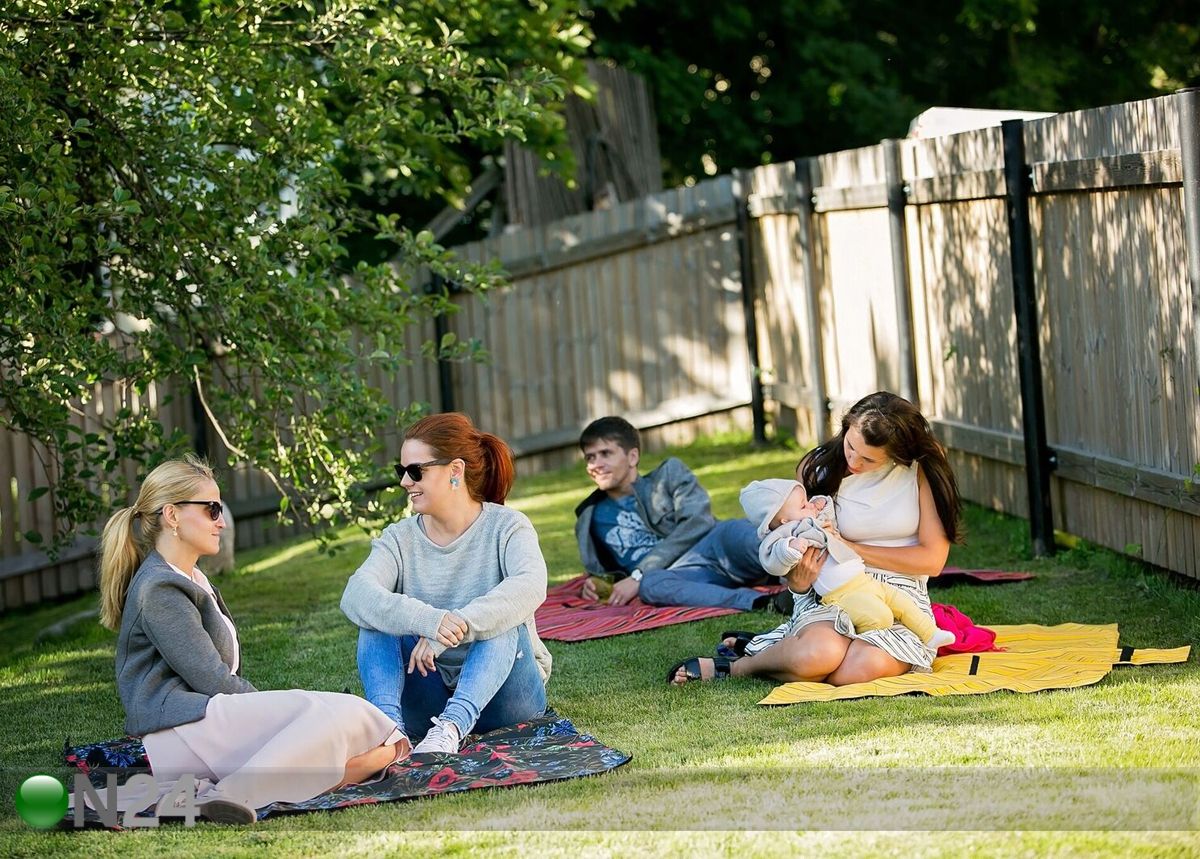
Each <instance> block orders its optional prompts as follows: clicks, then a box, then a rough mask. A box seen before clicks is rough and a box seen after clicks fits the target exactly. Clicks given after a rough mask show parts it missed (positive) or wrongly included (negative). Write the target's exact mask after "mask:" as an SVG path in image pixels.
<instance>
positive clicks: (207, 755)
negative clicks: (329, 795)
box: [142, 689, 403, 808]
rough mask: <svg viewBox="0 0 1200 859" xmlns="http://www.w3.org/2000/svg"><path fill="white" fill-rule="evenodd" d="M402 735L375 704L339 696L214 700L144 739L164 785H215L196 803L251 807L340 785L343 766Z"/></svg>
mask: <svg viewBox="0 0 1200 859" xmlns="http://www.w3.org/2000/svg"><path fill="white" fill-rule="evenodd" d="M402 736H403V734H402V733H401V732H400V730H399V729H398V728H397V727H396V724H395V722H393V721H392V720H391V719H389V718H388V717H387V716H385V715H384V714H383V713H382V712H381V711H380V710H379V709H378V708H376V707H375V705H374V704H372V703H370V702H369V701H366V700H364V699H363V698H359V697H358V696H356V695H343V694H340V693H337V692H307V691H304V690H302V689H288V690H283V691H278V692H248V693H245V694H241V695H215V696H213V698H212V699H210V700H209V702H208V708H207V709H206V710H205V714H204V718H203V719H201V720H200V721H198V722H189V723H188V724H186V725H179V726H177V727H174V728H167V729H166V730H162V731H155V732H154V733H152V734H147V735H146V736H144V737H143V738H142V742H143V743H144V744H145V746H146V756H147V757H148V758H149V759H150V767H151V770H152V771H153V773H154V776H155V779H156V781H158V782H159V784H160V786H161V785H162V784H163V783H164V782H171V783H173V782H174V781H175V780H176V779H178V778H179V777H180V776H181V775H192V776H194V777H195V778H197V779H207V780H209V781H210V782H215V784H207V785H206V784H204V783H203V782H202V783H201V786H200V787H199V788H198V793H197V796H196V801H197V802H199V803H203V802H206V801H208V800H210V799H216V798H218V797H220V798H225V799H232V800H235V801H237V802H241V803H244V804H246V805H249V806H251V807H252V808H262V807H263V806H265V805H269V804H270V803H272V802H303V801H304V800H306V799H312V798H313V797H314V796H317V795H318V794H321V793H324V792H325V791H327V790H329V789H330V788H333V787H335V786H337V785H338V784H339V783H340V782H341V781H342V777H343V775H344V774H345V770H346V762H347V761H348V760H349V759H350V758H352V757H354V756H355V755H360V754H362V753H364V752H368V751H370V750H371V749H373V748H375V747H377V746H381V745H389V744H391V743H395V742H397V741H398V740H399V739H400V738H401V737H402Z"/></svg>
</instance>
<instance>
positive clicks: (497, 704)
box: [342, 413, 550, 754]
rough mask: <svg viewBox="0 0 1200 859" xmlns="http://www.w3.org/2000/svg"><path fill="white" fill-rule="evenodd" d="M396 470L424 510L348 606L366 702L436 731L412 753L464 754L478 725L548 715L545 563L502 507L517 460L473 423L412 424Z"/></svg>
mask: <svg viewBox="0 0 1200 859" xmlns="http://www.w3.org/2000/svg"><path fill="white" fill-rule="evenodd" d="M396 473H397V475H398V476H399V477H400V485H401V486H402V487H404V489H405V490H406V491H407V492H408V497H409V502H410V503H411V505H412V511H413V512H414V513H415V514H416V515H414V516H411V517H409V518H407V519H402V520H401V521H399V522H396V523H395V524H393V525H390V526H388V527H387V528H386V529H384V531H383V533H382V534H381V535H380V536H379V538H378V539H376V540H374V541H373V543H372V545H371V554H370V555H369V556H368V557H367V559H366V561H365V562H363V565H362V566H361V567H359V568H358V571H357V572H355V573H354V575H353V576H351V577H350V581H349V582H348V583H347V584H346V591H345V593H344V594H343V596H342V611H344V612H345V613H346V616H347V617H349V618H350V619H351V620H352V621H354V622H355V623H356V624H357V625H358V626H359V627H360V631H359V638H358V671H359V674H360V676H361V677H362V681H363V688H364V690H365V692H366V696H367V698H368V700H370V701H371V702H372V703H373V704H375V705H376V706H377V707H379V709H380V710H382V711H383V712H384V713H387V714H388V715H389V716H390V717H391V718H392V719H393V720H394V721H395V723H396V725H397V726H398V727H400V729H401V730H404V731H406V732H407V731H411V732H412V734H413V736H414V737H419V736H421V735H424V738H423V739H421V740H420V742H419V743H418V744H417V746H416V747H415V748H414V749H413V754H423V753H426V752H440V753H444V754H456V753H457V752H458V750H459V747H460V745H461V743H462V740H463V738H464V737H466V736H467V734H469V733H470V732H471V730H472V729H473V728H478V729H479V730H481V731H487V730H491V729H493V728H499V727H503V726H505V725H511V724H514V723H516V722H519V721H522V720H524V719H528V718H531V717H533V716H539V715H541V714H542V713H544V712H545V710H546V686H545V683H546V679H547V678H548V677H549V675H550V654H549V652H548V651H547V650H546V648H545V647H544V646H543V645H542V642H541V641H540V640H539V639H538V635H537V630H536V628H535V627H534V623H533V613H534V611H535V610H536V609H537V607H538V606H539V605H541V604H542V601H543V600H545V598H546V561H545V559H544V558H543V557H542V550H541V547H540V546H539V545H538V539H537V533H536V532H535V531H534V530H533V525H532V524H531V523H530V521H529V519H528V518H527V517H526V516H525V515H524V514H523V513H518V512H517V511H515V510H512V509H510V508H508V507H505V506H503V505H504V499H505V498H506V497H507V496H508V492H509V490H510V489H511V488H512V484H513V480H514V478H515V475H516V473H515V470H514V467H513V457H512V452H511V451H510V450H509V448H508V445H506V444H505V443H504V442H503V441H502V440H500V439H499V438H498V437H497V436H494V435H492V434H491V433H486V432H481V431H480V430H478V429H476V428H475V427H474V426H473V425H472V424H471V421H470V419H469V418H468V417H467V416H466V415H462V414H458V413H449V414H440V415H431V416H429V417H426V418H423V419H422V420H420V421H418V422H417V423H415V424H414V425H413V426H411V427H410V428H409V429H408V431H407V432H406V433H405V436H404V444H403V445H402V447H401V449H400V464H398V465H397V466H396Z"/></svg>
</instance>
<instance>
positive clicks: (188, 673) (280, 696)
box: [100, 456, 411, 823]
mask: <svg viewBox="0 0 1200 859" xmlns="http://www.w3.org/2000/svg"><path fill="white" fill-rule="evenodd" d="M224 527H225V519H224V516H223V515H222V508H221V492H220V489H219V488H218V487H217V483H216V481H215V480H214V479H213V473H212V470H211V469H210V468H209V467H208V466H207V465H205V464H204V463H203V462H201V461H200V460H198V459H195V458H193V457H190V456H188V457H185V458H184V459H182V460H172V461H169V462H164V463H163V464H161V465H159V466H158V467H157V468H155V469H154V470H153V471H151V472H150V474H148V475H147V476H146V479H145V481H143V483H142V486H141V490H140V491H139V492H138V497H137V500H136V501H135V502H134V504H133V506H131V507H126V508H124V509H122V510H119V511H117V512H116V513H115V514H114V515H113V516H112V518H111V519H110V520H109V521H108V523H107V524H106V525H105V527H104V533H103V535H102V536H101V539H100V591H101V611H100V622H101V623H102V624H104V626H106V627H108V628H109V629H112V630H116V631H117V632H118V637H117V646H116V668H117V690H118V692H119V693H120V696H121V703H122V704H123V705H124V707H125V730H126V731H128V732H129V733H130V734H132V735H136V736H141V737H142V742H143V744H144V745H145V748H146V755H147V757H148V758H149V760H150V767H151V769H152V771H153V773H154V776H155V779H156V780H157V782H158V784H159V787H160V789H163V790H164V792H165V791H166V790H169V789H171V788H172V787H173V786H174V783H175V782H176V781H177V780H178V778H179V777H180V776H182V775H184V774H190V775H191V776H193V777H196V778H200V779H207V780H208V782H207V783H206V782H202V783H201V785H202V786H201V788H200V789H199V790H198V792H197V796H196V800H197V805H198V807H199V811H200V813H201V815H202V816H204V817H207V818H208V819H210V820H214V821H218V822H223V823H253V822H254V820H255V819H256V811H255V810H256V809H258V808H261V807H263V806H265V805H269V804H270V803H272V802H303V801H304V800H307V799H311V798H312V797H314V796H316V795H318V794H320V793H324V792H325V791H327V790H329V789H330V788H333V787H336V786H337V785H338V784H340V783H349V782H358V781H362V780H363V779H365V778H366V777H367V776H369V775H371V774H372V773H374V772H378V771H379V770H382V769H384V768H385V767H386V766H388V765H389V764H391V763H392V762H393V761H395V760H397V759H398V758H401V757H404V756H405V755H407V754H408V752H409V749H410V748H411V746H410V745H409V743H408V740H407V738H406V737H404V735H403V734H402V733H401V732H399V731H397V730H396V726H395V725H394V724H392V721H391V720H390V719H389V718H388V717H387V716H386V715H385V714H384V713H382V712H381V711H379V710H378V709H376V708H375V707H374V706H372V705H371V704H370V703H369V702H367V701H364V700H363V699H362V698H359V697H357V696H355V695H343V694H339V693H333V692H307V691H304V690H300V689H289V690H284V691H276V692H259V691H257V690H256V689H255V688H254V686H252V685H251V684H250V683H249V682H248V681H247V680H245V679H243V678H242V676H241V674H240V669H241V648H240V644H239V641H238V633H237V628H236V627H235V626H234V623H233V619H232V617H230V614H229V610H228V609H227V608H226V607H225V602H224V601H223V600H222V599H221V594H220V592H219V591H218V590H217V589H216V588H215V587H213V586H212V584H211V583H210V582H209V581H208V579H207V578H206V577H205V576H204V573H202V572H201V571H200V569H199V568H198V567H197V566H196V561H197V560H198V559H199V558H200V556H201V555H213V554H216V552H217V550H218V549H219V547H220V540H221V530H222V529H223V528H224ZM210 783H211V784H210ZM118 801H120V800H118ZM137 810H140V809H137Z"/></svg>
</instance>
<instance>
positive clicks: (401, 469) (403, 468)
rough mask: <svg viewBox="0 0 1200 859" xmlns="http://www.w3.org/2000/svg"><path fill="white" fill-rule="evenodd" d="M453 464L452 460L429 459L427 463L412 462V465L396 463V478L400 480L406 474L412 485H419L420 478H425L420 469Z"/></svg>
mask: <svg viewBox="0 0 1200 859" xmlns="http://www.w3.org/2000/svg"><path fill="white" fill-rule="evenodd" d="M452 462H454V460H453V459H431V460H429V462H414V463H413V464H412V465H401V464H400V463H398V462H397V463H396V477H398V478H399V479H400V480H403V479H404V475H405V474H407V475H408V476H409V477H411V478H412V482H413V483H420V482H421V478H422V477H424V476H425V472H424V471H422V470H421V469H424V468H429V466H431V465H449V464H450V463H452Z"/></svg>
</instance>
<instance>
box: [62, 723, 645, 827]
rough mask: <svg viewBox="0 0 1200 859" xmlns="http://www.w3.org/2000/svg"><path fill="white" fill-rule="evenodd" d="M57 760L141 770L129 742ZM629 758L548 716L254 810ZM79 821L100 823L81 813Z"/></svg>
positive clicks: (490, 781) (316, 805) (313, 807)
mask: <svg viewBox="0 0 1200 859" xmlns="http://www.w3.org/2000/svg"><path fill="white" fill-rule="evenodd" d="M63 756H64V758H65V760H66V762H67V764H68V765H69V766H73V767H76V768H78V769H80V770H82V771H83V772H85V773H87V774H88V776H89V778H90V779H91V781H92V783H93V784H95V785H96V787H97V788H98V789H99V788H103V786H104V784H105V780H106V778H107V775H108V773H116V774H118V775H119V776H120V780H122V781H123V780H124V778H126V777H128V776H132V775H134V774H136V773H138V772H149V771H150V770H149V762H148V761H147V758H146V750H145V748H144V747H143V746H142V742H141V740H139V739H137V738H136V737H124V738H122V739H118V740H105V741H103V742H99V743H90V744H87V745H82V746H72V745H71V741H70V740H69V739H68V740H67V742H66V745H65V748H64V750H63ZM631 758H632V756H631V755H629V754H626V753H625V752H622V751H618V750H617V749H613V748H610V747H608V746H606V745H604V744H603V743H601V742H600V741H599V740H597V739H596V738H595V737H593V736H591V735H590V734H585V733H581V732H580V731H579V730H578V729H577V728H576V727H575V726H574V725H573V724H572V723H571V721H570V720H569V719H565V718H562V717H561V716H559V715H557V714H556V713H554V712H553V711H550V712H548V713H547V714H546V715H545V716H540V717H538V718H536V719H531V720H529V721H528V722H522V723H520V724H517V725H513V726H511V727H508V728H499V729H497V730H495V731H489V732H488V733H486V734H479V735H472V736H470V737H468V738H467V743H466V745H464V747H463V749H462V751H461V752H460V753H459V754H457V755H421V756H420V757H419V758H409V759H407V760H404V761H401V762H400V763H397V764H393V765H392V766H390V767H388V769H387V770H386V771H385V772H384V775H383V777H382V778H379V779H376V780H375V781H371V782H367V783H364V784H355V785H350V786H347V787H343V788H340V789H338V790H332V791H329V792H327V793H323V794H321V795H319V796H316V797H313V798H312V799H310V800H306V801H305V802H297V803H288V802H275V803H271V804H270V805H267V806H265V807H263V808H260V809H258V818H259V820H262V819H263V818H264V817H269V816H271V815H276V814H296V813H300V812H305V811H319V810H328V809H334V808H345V807H347V806H351V805H363V804H369V803H379V802H393V801H396V800H405V799H416V798H417V797H423V796H434V795H437V794H441V793H456V792H458V791H464V790H474V789H476V788H481V787H513V786H515V785H521V784H537V783H540V782H550V781H561V780H563V779H569V778H579V777H581V776H588V775H598V774H599V773H603V772H608V771H609V770H613V769H616V768H617V767H619V766H622V765H624V764H626V763H628V762H629V761H630V760H631ZM87 822H88V823H89V824H96V825H100V818H99V816H98V815H97V814H96V813H95V812H94V811H92V810H91V809H88V811H87Z"/></svg>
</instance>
